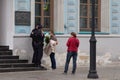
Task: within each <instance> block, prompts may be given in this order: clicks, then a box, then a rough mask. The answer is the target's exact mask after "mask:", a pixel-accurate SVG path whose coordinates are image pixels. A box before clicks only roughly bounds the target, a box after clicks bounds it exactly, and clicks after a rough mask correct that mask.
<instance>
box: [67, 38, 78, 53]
mask: <svg viewBox="0 0 120 80" xmlns="http://www.w3.org/2000/svg"><path fill="white" fill-rule="evenodd" d="M66 45H67V47H68V49H67V51H71V52H72V51H73V52H77V51H78V47H79V40H78V39H77V38H75V37H70V38H69V39H68V41H67V44H66Z"/></svg>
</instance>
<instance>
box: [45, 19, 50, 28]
mask: <svg viewBox="0 0 120 80" xmlns="http://www.w3.org/2000/svg"><path fill="white" fill-rule="evenodd" d="M44 28H50V18H44Z"/></svg>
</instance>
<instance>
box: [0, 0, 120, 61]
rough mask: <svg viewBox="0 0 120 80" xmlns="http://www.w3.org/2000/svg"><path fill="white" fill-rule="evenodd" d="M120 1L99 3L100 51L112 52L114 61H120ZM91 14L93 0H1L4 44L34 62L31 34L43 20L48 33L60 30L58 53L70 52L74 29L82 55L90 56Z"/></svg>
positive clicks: (1, 39)
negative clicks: (68, 43)
mask: <svg viewBox="0 0 120 80" xmlns="http://www.w3.org/2000/svg"><path fill="white" fill-rule="evenodd" d="M119 3H120V1H119V0H96V2H95V14H96V15H95V30H96V39H97V51H96V54H97V56H102V55H105V54H106V53H110V55H112V56H111V60H112V61H116V60H117V61H119V56H120V54H119V53H120V49H119V47H120V43H119V41H120V24H119V21H120V16H119V14H120V12H119V11H120V10H119V8H120V4H119ZM91 14H92V13H91V0H0V45H9V46H10V49H13V51H14V54H17V55H20V56H21V58H27V59H29V60H30V61H31V58H32V53H33V51H32V46H31V39H30V37H29V35H30V32H31V30H32V29H33V28H34V26H35V24H37V23H41V24H42V25H43V28H44V31H45V32H48V31H50V30H54V32H55V33H56V36H57V38H58V41H59V45H58V46H57V50H56V51H57V52H56V53H58V54H63V53H64V54H66V45H65V44H66V41H67V39H68V38H69V36H70V35H69V33H70V32H72V31H74V32H76V33H77V35H78V38H79V40H80V47H79V54H80V53H86V54H87V55H89V39H90V36H91V35H90V33H91V23H92V21H91ZM64 58H65V57H64Z"/></svg>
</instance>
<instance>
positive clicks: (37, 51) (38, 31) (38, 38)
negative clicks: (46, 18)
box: [30, 24, 44, 68]
mask: <svg viewBox="0 0 120 80" xmlns="http://www.w3.org/2000/svg"><path fill="white" fill-rule="evenodd" d="M30 37H31V38H32V47H33V50H34V54H33V59H32V63H34V64H35V66H36V67H41V68H44V67H43V66H41V59H42V56H43V46H44V34H43V31H42V25H39V24H37V25H36V26H35V29H33V30H32V32H31V34H30Z"/></svg>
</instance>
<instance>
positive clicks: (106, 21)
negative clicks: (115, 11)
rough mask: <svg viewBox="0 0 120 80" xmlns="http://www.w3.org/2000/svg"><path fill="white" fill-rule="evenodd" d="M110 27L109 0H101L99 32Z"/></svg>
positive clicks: (106, 30)
mask: <svg viewBox="0 0 120 80" xmlns="http://www.w3.org/2000/svg"><path fill="white" fill-rule="evenodd" d="M109 29H110V0H101V32H109Z"/></svg>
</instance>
